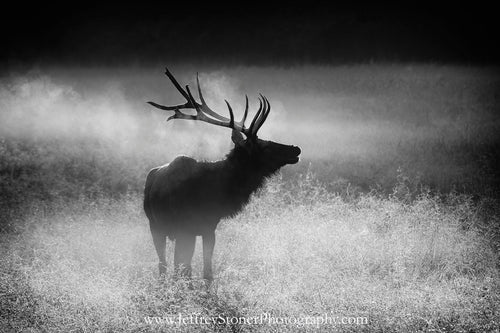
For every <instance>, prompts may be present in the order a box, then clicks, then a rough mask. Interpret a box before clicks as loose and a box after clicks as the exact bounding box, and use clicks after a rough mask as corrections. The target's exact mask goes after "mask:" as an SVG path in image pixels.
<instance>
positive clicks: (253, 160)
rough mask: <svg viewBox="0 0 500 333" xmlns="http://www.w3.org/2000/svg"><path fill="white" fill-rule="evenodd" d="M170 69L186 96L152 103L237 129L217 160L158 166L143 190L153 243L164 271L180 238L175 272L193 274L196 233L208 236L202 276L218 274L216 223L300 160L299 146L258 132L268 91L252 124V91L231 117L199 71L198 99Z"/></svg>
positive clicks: (185, 160)
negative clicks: (208, 92) (170, 247)
mask: <svg viewBox="0 0 500 333" xmlns="http://www.w3.org/2000/svg"><path fill="white" fill-rule="evenodd" d="M165 74H166V75H167V77H168V78H169V79H170V81H172V83H173V85H174V86H175V88H176V89H177V90H178V91H179V93H180V94H181V95H182V96H183V97H184V98H185V99H186V103H185V104H180V105H174V106H164V105H160V104H157V103H154V102H148V103H149V104H150V105H152V106H154V107H156V108H158V109H161V110H165V111H174V114H173V115H172V116H170V117H169V118H168V119H167V121H169V120H172V119H186V120H198V121H203V122H206V123H209V124H213V125H216V126H222V127H227V128H230V129H231V130H232V134H231V139H232V141H233V143H234V148H233V149H232V150H231V151H230V152H229V153H228V154H227V155H226V157H225V158H224V159H222V160H219V161H215V162H205V161H196V160H195V159H193V158H190V157H186V156H179V157H177V158H175V159H174V160H173V161H172V162H171V163H170V164H165V165H163V166H159V167H156V168H153V169H152V170H151V171H150V172H149V174H148V176H147V178H146V186H145V190H144V211H145V213H146V216H147V217H148V219H149V225H150V229H151V234H152V236H153V243H154V246H155V249H156V253H157V254H158V259H159V265H158V267H159V271H160V276H162V275H164V274H165V273H166V259H165V252H166V251H165V247H166V238H167V237H168V238H169V239H170V240H172V241H175V249H174V270H175V272H176V274H179V275H182V276H185V277H191V260H192V257H193V252H194V248H195V242H196V236H201V237H202V240H203V278H204V279H205V280H207V281H208V282H211V281H212V280H213V274H212V256H213V251H214V245H215V229H216V227H217V224H218V223H219V221H220V220H221V219H222V218H225V217H231V216H234V215H236V214H237V213H238V212H240V210H241V209H242V208H243V207H244V206H245V204H246V203H247V202H248V200H249V198H250V196H251V194H252V193H253V192H255V191H256V190H257V189H259V187H261V186H262V185H263V183H264V180H265V179H266V178H267V177H269V176H271V175H273V174H274V173H276V172H277V171H278V170H279V169H280V168H281V167H283V166H284V165H286V164H295V163H297V162H298V161H299V155H300V152H301V150H300V148H299V147H297V146H290V145H284V144H280V143H276V142H272V141H265V140H262V139H259V138H258V137H257V132H258V131H259V129H260V128H261V126H262V125H263V124H264V122H265V121H266V119H267V117H268V115H269V112H270V111H271V106H270V104H269V101H268V100H267V98H266V97H264V96H263V95H260V98H259V109H258V110H257V112H256V114H255V116H254V117H253V120H252V121H251V124H250V126H249V127H246V125H245V121H246V118H247V115H248V97H247V96H245V99H246V106H245V111H244V115H243V118H242V120H241V121H239V122H238V121H235V120H234V114H233V110H232V108H231V105H230V104H229V103H228V102H227V101H225V102H226V105H227V108H228V109H229V118H226V117H224V116H221V115H220V114H219V113H217V112H215V111H213V110H212V109H210V108H209V107H208V106H207V104H206V102H205V99H204V98H203V94H202V92H201V88H200V82H199V78H198V75H197V76H196V83H197V86H198V96H199V99H200V103H198V102H197V101H196V100H195V98H194V97H193V95H192V94H191V91H190V89H189V86H186V87H185V89H183V88H182V87H181V86H180V84H179V83H178V82H177V80H176V79H175V77H174V76H173V75H172V74H171V73H170V72H169V70H168V68H167V69H166V72H165ZM182 109H194V110H195V111H196V115H190V114H186V113H183V112H182V111H181V110H182Z"/></svg>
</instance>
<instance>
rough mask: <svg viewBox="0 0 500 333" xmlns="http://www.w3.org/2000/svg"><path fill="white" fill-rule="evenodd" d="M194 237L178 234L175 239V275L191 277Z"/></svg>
mask: <svg viewBox="0 0 500 333" xmlns="http://www.w3.org/2000/svg"><path fill="white" fill-rule="evenodd" d="M195 244H196V235H191V234H185V233H178V234H177V236H176V239H175V252H174V266H175V271H176V274H177V275H181V276H187V277H191V260H192V259H193V252H194V246H195Z"/></svg>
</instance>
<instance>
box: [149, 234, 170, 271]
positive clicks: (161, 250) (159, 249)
mask: <svg viewBox="0 0 500 333" xmlns="http://www.w3.org/2000/svg"><path fill="white" fill-rule="evenodd" d="M151 234H152V235H153V243H154V245H155V249H156V254H157V255H158V260H159V264H158V269H159V271H160V276H164V275H165V274H166V272H167V261H166V259H165V246H166V243H167V236H166V235H165V234H164V233H162V232H158V231H153V230H151Z"/></svg>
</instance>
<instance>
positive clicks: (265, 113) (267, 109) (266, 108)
mask: <svg viewBox="0 0 500 333" xmlns="http://www.w3.org/2000/svg"><path fill="white" fill-rule="evenodd" d="M259 95H260V97H261V98H262V100H264V111H263V112H262V114H261V116H260V118H259V120H258V121H257V124H256V128H255V132H254V135H256V134H257V132H258V131H259V129H260V128H261V127H262V125H263V124H264V122H265V121H266V119H267V117H268V116H269V113H270V112H271V104H270V103H269V100H268V99H267V97H266V96H263V95H262V94H259Z"/></svg>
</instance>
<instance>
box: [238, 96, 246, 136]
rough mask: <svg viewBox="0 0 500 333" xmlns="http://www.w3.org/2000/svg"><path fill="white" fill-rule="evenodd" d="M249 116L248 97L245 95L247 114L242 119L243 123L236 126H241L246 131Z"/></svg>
mask: <svg viewBox="0 0 500 333" xmlns="http://www.w3.org/2000/svg"><path fill="white" fill-rule="evenodd" d="M247 115H248V96H247V95H245V112H244V113H243V118H242V119H241V121H240V122H236V124H237V125H239V126H241V128H242V129H243V130H246V128H245V121H246V120H247Z"/></svg>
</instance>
